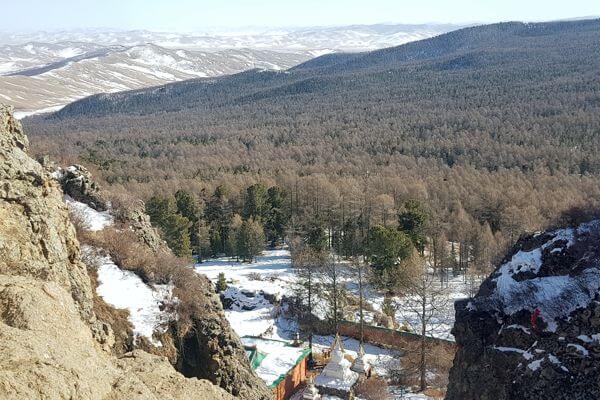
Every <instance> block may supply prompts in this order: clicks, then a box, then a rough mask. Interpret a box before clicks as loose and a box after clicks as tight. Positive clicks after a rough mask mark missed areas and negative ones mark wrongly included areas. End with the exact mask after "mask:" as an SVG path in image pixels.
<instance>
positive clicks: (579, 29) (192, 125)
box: [25, 20, 600, 235]
mask: <svg viewBox="0 0 600 400" xmlns="http://www.w3.org/2000/svg"><path fill="white" fill-rule="evenodd" d="M599 111H600V20H589V21H574V22H554V23H542V24H523V23H502V24H494V25H488V26H480V27H474V28H466V29H462V30H459V31H455V32H451V33H448V34H445V35H441V36H438V37H435V38H432V39H427V40H423V41H420V42H414V43H410V44H406V45H403V46H399V47H395V48H390V49H385V50H379V51H374V52H369V53H361V54H337V55H329V56H324V57H321V58H317V59H315V60H312V61H309V62H307V63H305V64H302V65H300V66H298V67H296V68H294V69H292V70H289V71H286V72H265V71H249V72H245V73H241V74H237V75H233V76H228V77H222V78H214V79H198V80H191V81H186V82H181V83H175V84H169V85H165V86H161V87H156V88H152V89H146V90H139V91H133V92H124V93H119V94H110V95H97V96H92V97H90V98H87V99H84V100H81V101H79V102H76V103H73V104H71V105H69V106H67V107H65V108H64V109H63V110H61V111H60V112H58V113H56V114H54V115H51V116H49V117H47V118H36V119H29V120H26V121H25V125H26V126H27V128H28V129H29V131H30V132H32V137H33V143H34V146H35V149H36V151H37V152H38V153H50V154H52V155H53V156H54V157H60V158H62V159H64V160H69V161H72V160H73V158H76V159H79V160H81V161H82V162H84V163H85V164H86V165H88V166H92V167H93V166H95V167H96V168H97V169H98V170H99V171H98V172H99V173H100V175H101V176H103V177H104V179H105V180H106V181H107V182H108V183H110V184H112V185H113V187H114V188H115V189H117V188H119V187H120V185H123V186H126V187H127V190H130V191H135V192H138V194H139V195H141V196H142V197H147V196H149V195H151V194H152V193H153V192H154V191H156V190H168V191H171V190H172V191H174V190H175V189H177V188H179V187H182V186H185V187H188V188H189V189H190V190H192V191H194V192H196V193H198V194H200V193H202V190H205V189H208V190H211V186H212V187H214V185H217V184H219V183H223V182H226V183H230V184H231V186H233V187H235V188H237V189H239V188H240V187H241V186H243V185H246V184H250V183H252V182H254V181H257V180H268V181H269V182H273V181H277V182H278V183H279V184H280V185H282V186H284V187H286V188H288V189H289V191H290V192H291V193H292V194H293V197H294V199H295V203H294V204H293V205H291V206H290V207H292V208H294V209H293V210H292V212H294V213H296V212H297V213H299V214H302V213H304V212H306V213H309V214H312V213H314V212H316V213H320V212H322V211H324V210H327V211H328V212H329V211H331V213H332V214H331V215H330V218H331V220H335V219H336V218H337V215H338V214H340V216H341V215H346V216H347V215H349V213H350V214H352V213H360V212H361V209H360V207H364V204H366V203H368V204H371V203H369V202H368V201H367V200H368V199H367V200H365V199H364V198H363V197H364V195H363V193H364V192H365V190H364V188H365V187H368V188H369V190H368V191H367V192H368V193H369V196H373V198H375V197H376V196H379V195H386V196H388V197H393V199H394V201H395V203H396V204H400V202H401V201H402V200H403V199H405V198H409V197H418V198H421V199H425V200H426V201H427V203H428V204H429V206H430V207H431V208H432V209H434V210H435V212H436V214H439V216H440V218H441V219H442V220H444V221H445V222H448V223H449V221H450V217H448V215H454V216H456V215H457V213H458V214H460V213H461V212H462V211H461V210H465V211H466V212H467V215H468V218H472V219H473V220H475V221H476V222H478V223H480V224H484V223H489V225H490V226H491V227H492V231H493V232H494V233H495V234H498V232H505V233H506V232H509V231H510V232H511V233H510V235H513V234H515V233H518V232H520V231H521V230H522V229H525V228H527V229H532V228H539V227H540V226H541V225H543V224H544V223H546V222H547V221H548V219H549V218H550V216H552V215H556V214H557V213H559V212H561V211H564V210H566V209H567V208H570V207H573V206H579V205H586V206H587V205H589V204H590V203H594V202H597V201H598V199H599V198H600V193H599V190H600V189H599V187H600V184H599V183H600V180H599V178H598V174H599V173H600V134H599V132H600V112H599ZM311 179H313V180H319V181H318V182H316V181H311ZM315 182H316V183H315ZM207 186H208V187H207ZM294 193H295V194H294ZM315 204H316V205H317V207H316V208H315ZM341 204H344V207H346V208H345V209H344V211H340V210H341V209H343V207H342V206H341ZM359 204H362V206H360V205H359ZM349 208H350V209H349ZM363 211H364V210H363ZM344 212H345V214H344ZM342 219H343V218H342ZM456 232H457V231H456V230H455V231H454V233H453V232H452V230H451V229H449V228H448V232H447V234H448V235H457V233H456Z"/></svg>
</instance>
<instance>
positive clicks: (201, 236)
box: [192, 219, 214, 262]
mask: <svg viewBox="0 0 600 400" xmlns="http://www.w3.org/2000/svg"><path fill="white" fill-rule="evenodd" d="M192 245H193V244H192ZM194 248H195V251H196V254H197V255H198V261H200V262H202V260H204V259H206V258H208V257H210V256H211V255H214V253H213V248H212V241H211V237H210V227H209V226H208V225H207V224H206V221H204V220H202V219H200V220H198V223H197V225H196V244H195V247H194Z"/></svg>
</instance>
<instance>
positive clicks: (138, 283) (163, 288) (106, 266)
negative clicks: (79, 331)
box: [82, 246, 173, 346]
mask: <svg viewBox="0 0 600 400" xmlns="http://www.w3.org/2000/svg"><path fill="white" fill-rule="evenodd" d="M82 250H83V252H85V253H88V254H94V255H93V256H94V257H96V261H97V264H98V283H99V284H98V287H97V288H96V292H97V293H98V295H99V296H100V297H102V299H104V301H105V302H106V303H108V304H110V305H111V306H113V307H115V308H120V309H126V310H128V311H129V322H131V324H132V325H133V333H134V335H135V336H136V337H140V336H141V337H145V338H146V339H148V340H149V341H150V342H151V343H152V344H154V345H155V346H161V345H162V344H161V343H160V342H159V341H157V340H155V339H154V338H153V337H152V335H153V333H154V332H155V331H158V332H164V327H165V325H166V323H167V322H168V321H169V320H170V319H171V315H170V314H168V313H167V312H164V311H162V310H161V305H163V304H164V303H167V302H170V301H172V289H173V288H172V286H171V285H155V286H154V287H150V286H148V285H146V284H145V283H144V282H143V281H142V279H141V278H140V277H139V276H137V275H136V274H135V273H133V272H131V271H125V270H122V269H120V268H119V267H118V266H117V265H116V264H115V263H114V262H113V261H112V260H111V259H110V257H108V256H100V255H97V254H96V253H97V251H96V250H95V249H93V248H91V247H89V246H83V248H82Z"/></svg>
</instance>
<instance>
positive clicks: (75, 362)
mask: <svg viewBox="0 0 600 400" xmlns="http://www.w3.org/2000/svg"><path fill="white" fill-rule="evenodd" d="M27 149H28V141H27V138H26V137H25V135H24V134H23V132H22V129H21V126H20V124H19V122H18V121H16V120H15V119H14V118H13V117H12V115H11V113H10V110H9V109H8V108H6V107H3V106H0V354H1V357H0V398H6V399H41V398H43V399H199V400H205V399H206V400H208V399H210V400H218V399H230V398H232V397H231V395H229V394H228V393H227V392H225V391H224V390H222V389H220V388H218V387H216V386H214V385H213V384H211V383H210V382H209V381H206V380H198V379H188V378H185V377H184V376H182V375H181V374H179V373H178V372H177V371H175V369H173V367H172V366H171V365H170V364H169V362H168V361H167V359H166V358H164V357H158V356H153V355H150V354H147V353H145V352H142V351H135V352H133V353H130V354H127V356H126V357H123V358H121V359H117V358H115V357H114V356H113V355H112V354H111V353H110V352H109V351H107V349H106V347H107V346H110V340H109V339H108V338H110V327H109V326H106V325H100V326H99V325H98V321H97V320H96V317H95V314H94V311H93V304H92V287H91V284H90V279H89V276H88V275H87V271H86V267H85V266H84V265H83V263H82V262H81V261H80V250H79V243H78V241H77V238H76V236H75V230H74V228H73V226H72V224H71V222H70V221H69V214H68V210H67V207H66V205H65V204H64V202H63V193H62V191H61V188H60V186H59V185H58V184H57V183H56V181H55V180H54V179H52V178H51V177H50V175H49V174H48V172H47V171H45V170H44V169H43V168H42V166H41V165H40V164H39V163H38V162H36V161H34V160H32V159H31V158H30V157H29V156H28V155H27ZM100 336H104V337H103V338H101V337H100ZM103 341H104V342H103ZM101 342H103V343H101Z"/></svg>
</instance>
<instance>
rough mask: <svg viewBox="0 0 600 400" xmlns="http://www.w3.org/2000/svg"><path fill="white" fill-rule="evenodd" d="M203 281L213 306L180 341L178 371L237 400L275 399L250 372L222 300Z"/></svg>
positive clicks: (200, 315)
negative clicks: (219, 389) (208, 380)
mask: <svg viewBox="0 0 600 400" xmlns="http://www.w3.org/2000/svg"><path fill="white" fill-rule="evenodd" d="M199 278H200V279H201V280H202V281H203V285H202V286H203V288H204V296H205V297H206V298H207V299H210V302H209V303H208V304H210V306H208V307H206V310H205V311H204V312H203V313H202V314H197V315H196V317H195V318H194V321H193V325H194V329H193V330H192V331H191V332H190V334H188V335H186V336H184V337H182V338H179V337H178V335H175V336H176V338H177V339H176V340H177V341H178V347H179V348H180V355H179V359H178V363H177V369H178V370H179V371H181V372H182V373H183V374H184V375H185V376H188V377H206V378H207V379H210V380H211V381H212V382H213V383H214V384H216V385H219V386H220V387H222V388H224V389H225V390H227V391H228V392H230V393H232V394H233V395H234V396H236V397H239V398H241V399H247V400H269V399H271V398H272V397H273V395H272V393H271V392H270V391H269V390H268V389H267V387H266V385H265V383H264V382H263V381H262V380H261V379H260V378H259V377H258V376H257V375H256V374H255V373H254V372H252V370H251V368H250V364H249V361H248V357H247V355H246V353H245V351H244V347H243V345H242V343H241V341H240V339H239V337H238V336H237V335H236V334H235V332H234V331H233V330H232V329H231V326H230V325H229V322H227V320H226V319H225V315H224V313H223V309H222V305H221V302H220V300H219V297H218V296H216V295H215V293H214V291H213V288H212V284H211V283H210V281H209V280H208V278H206V277H204V276H200V277H199Z"/></svg>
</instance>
